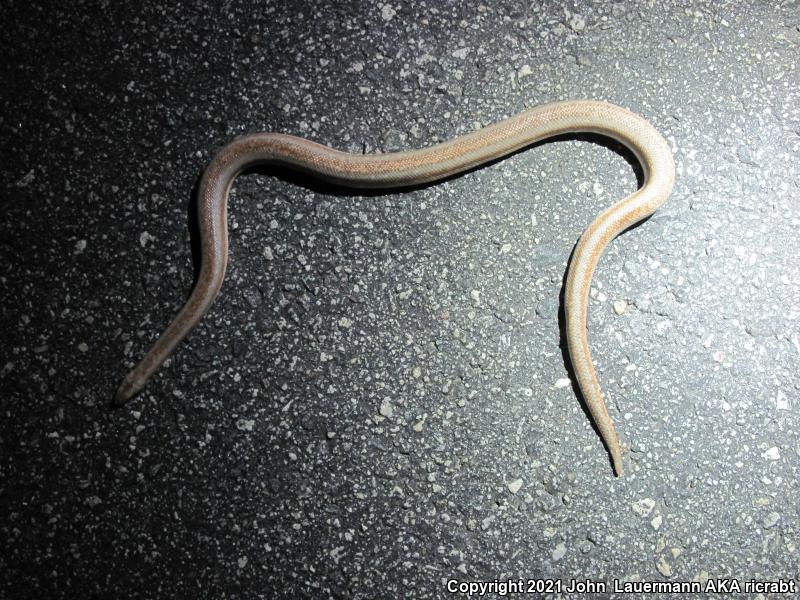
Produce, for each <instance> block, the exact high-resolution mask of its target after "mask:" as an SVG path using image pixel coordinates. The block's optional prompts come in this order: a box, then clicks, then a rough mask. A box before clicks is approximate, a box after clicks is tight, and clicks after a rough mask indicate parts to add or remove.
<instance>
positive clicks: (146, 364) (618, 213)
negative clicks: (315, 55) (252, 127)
mask: <svg viewBox="0 0 800 600" xmlns="http://www.w3.org/2000/svg"><path fill="white" fill-rule="evenodd" d="M566 133H595V134H600V135H603V136H608V137H610V138H613V139H615V140H617V141H618V142H620V143H622V144H624V145H625V146H626V147H627V148H629V149H630V150H631V151H632V152H633V153H634V154H635V155H636V157H637V159H638V160H639V162H640V163H641V165H642V168H643V170H644V184H643V185H642V187H641V188H639V189H638V190H637V191H635V192H634V193H632V194H631V195H629V196H627V197H626V198H624V199H622V200H620V201H619V202H617V203H616V204H614V205H613V206H611V207H610V208H607V209H606V210H604V211H603V212H602V213H600V215H599V216H598V217H597V218H596V219H595V220H594V221H592V223H591V224H590V225H589V227H587V229H586V231H584V232H583V234H582V235H581V238H580V240H579V242H578V244H577V246H576V248H575V251H574V253H573V256H572V260H571V262H570V266H569V272H568V275H567V282H566V287H565V289H564V304H565V314H566V331H567V344H568V347H569V354H570V359H571V362H572V366H573V369H574V372H575V376H576V379H577V382H578V386H579V387H580V390H581V393H582V394H583V397H584V399H585V401H586V404H587V406H588V408H589V411H590V412H591V415H592V417H593V419H594V422H595V423H596V425H597V428H598V430H599V431H600V435H601V437H602V439H603V441H604V443H605V445H606V447H607V449H608V452H609V454H610V455H611V461H612V465H613V468H614V472H615V473H616V475H618V476H619V475H621V474H622V468H623V467H622V452H621V449H620V445H619V441H618V439H617V434H616V431H615V429H614V425H613V423H612V422H611V418H610V417H609V415H608V411H607V410H606V406H605V404H604V402H603V397H602V394H601V392H600V386H599V384H598V382H597V377H596V376H595V372H594V367H593V366H592V359H591V356H590V353H589V344H588V341H587V337H586V314H587V304H588V297H589V286H590V283H591V279H592V273H593V272H594V269H595V267H596V266H597V263H598V261H599V259H600V256H601V254H602V252H603V250H604V249H605V247H606V245H607V244H608V243H609V241H611V240H612V239H613V238H614V237H615V236H617V235H618V234H619V233H620V232H622V231H623V230H625V229H626V228H628V227H630V226H631V225H633V224H635V223H637V222H639V221H641V220H642V219H644V218H646V217H648V216H649V215H651V214H652V213H653V212H654V211H655V210H656V209H657V208H658V207H659V206H660V205H661V204H662V203H663V202H664V201H665V200H666V199H667V197H668V196H669V194H670V192H671V190H672V185H673V182H674V178H675V166H674V163H673V160H672V153H671V151H670V148H669V146H668V145H667V142H666V141H665V140H664V138H663V137H662V136H661V135H660V134H659V133H658V132H657V131H656V130H655V129H654V128H653V127H652V126H651V125H650V124H649V123H648V122H647V121H646V120H644V119H643V118H642V117H639V116H638V115H635V114H634V113H632V112H630V111H628V110H626V109H624V108H620V107H619V106H615V105H613V104H609V103H607V102H597V101H568V102H555V103H552V104H544V105H541V106H537V107H534V108H531V109H528V110H526V111H524V112H522V113H519V114H517V115H515V116H513V117H510V118H508V119H506V120H504V121H501V122H499V123H495V124H493V125H490V126H488V127H485V128H483V129H480V130H478V131H475V132H473V133H469V134H467V135H464V136H461V137H458V138H455V139H452V140H449V141H446V142H442V143H440V144H436V145H433V146H430V147H427V148H422V149H419V150H412V151H407V152H396V153H391V154H380V155H354V154H349V153H346V152H340V151H338V150H333V149H331V148H328V147H327V146H322V145H320V144H317V143H315V142H312V141H309V140H306V139H303V138H299V137H295V136H291V135H284V134H279V133H256V134H251V135H245V136H242V137H239V138H236V139H234V140H233V141H232V142H230V143H229V144H228V145H227V146H225V147H224V148H222V149H221V150H220V151H219V152H218V153H217V154H216V156H215V157H214V158H213V159H212V161H211V163H210V164H209V165H208V167H207V168H206V170H205V172H204V174H203V176H202V179H201V181H200V186H199V188H198V201H199V207H198V215H199V221H200V238H201V267H200V274H199V277H198V280H197V284H196V285H195V287H194V289H193V290H192V293H191V295H190V297H189V299H188V300H187V301H186V303H185V304H184V306H183V308H182V309H181V310H180V312H179V313H178V315H177V316H176V317H175V319H174V320H173V321H172V323H170V325H169V326H168V327H167V329H166V330H165V331H164V333H162V334H161V336H160V337H159V338H158V340H156V342H155V344H154V345H153V346H152V348H151V349H150V351H149V352H148V353H147V354H146V355H145V356H144V358H143V359H142V360H141V362H140V363H139V364H138V365H137V366H136V367H135V368H134V369H133V370H132V371H130V372H129V373H128V374H127V375H126V376H125V378H124V380H123V381H122V384H121V385H120V387H119V390H118V391H117V394H116V396H115V397H114V402H115V404H117V405H122V404H124V403H125V402H126V401H128V400H129V399H130V398H132V397H133V396H135V395H136V394H137V393H138V392H139V391H141V389H142V388H143V387H144V385H145V384H146V383H147V381H148V380H149V379H150V377H151V376H152V375H153V373H155V372H156V371H157V370H158V368H159V367H160V366H161V364H162V363H163V362H164V361H165V360H166V359H167V357H168V356H169V355H170V354H171V353H172V351H173V350H174V349H175V347H176V346H177V345H178V344H179V343H180V342H181V340H183V338H184V337H186V335H188V334H189V332H190V331H192V329H194V327H195V326H196V325H197V323H198V322H199V321H200V319H201V318H202V317H203V315H204V314H205V313H206V311H207V310H208V308H209V307H210V306H211V304H212V302H213V301H214V299H215V298H216V296H217V293H218V292H219V289H220V286H221V285H222V280H223V277H224V275H225V266H226V264H227V261H228V231H227V205H228V192H229V191H230V188H231V184H232V183H233V181H234V179H235V178H236V176H237V175H238V174H239V173H241V172H242V171H243V170H245V169H247V168H250V167H252V166H255V165H260V164H271V165H280V166H284V167H287V168H290V169H294V170H297V171H300V172H304V173H307V174H309V175H311V176H313V177H316V178H319V179H322V180H325V181H328V182H332V183H335V184H338V185H343V186H347V187H352V188H402V187H408V186H414V185H419V184H424V183H429V182H433V181H437V180H440V179H443V178H445V177H448V176H450V175H453V174H456V173H459V172H462V171H466V170H468V169H471V168H474V167H477V166H479V165H483V164H485V163H487V162H490V161H493V160H495V159H498V158H501V157H503V156H506V155H508V154H510V153H512V152H514V151H516V150H519V149H521V148H524V147H526V146H529V145H531V144H533V143H535V142H538V141H541V140H544V139H546V138H550V137H553V136H556V135H561V134H566Z"/></svg>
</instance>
